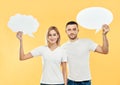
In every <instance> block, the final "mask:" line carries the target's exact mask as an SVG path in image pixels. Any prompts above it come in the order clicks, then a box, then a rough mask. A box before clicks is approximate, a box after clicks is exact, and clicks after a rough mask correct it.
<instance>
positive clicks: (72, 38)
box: [68, 35, 77, 40]
mask: <svg viewBox="0 0 120 85" xmlns="http://www.w3.org/2000/svg"><path fill="white" fill-rule="evenodd" d="M68 37H69V39H71V40H75V39H76V38H77V35H75V36H74V37H70V36H69V35H68Z"/></svg>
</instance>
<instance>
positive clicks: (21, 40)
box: [16, 31, 33, 60]
mask: <svg viewBox="0 0 120 85" xmlns="http://www.w3.org/2000/svg"><path fill="white" fill-rule="evenodd" d="M22 34H23V33H22V32H21V31H19V32H17V35H16V36H17V38H18V39H19V41H20V51H19V56H20V60H26V59H29V58H32V57H33V56H32V54H31V53H27V54H24V49H23V39H22Z"/></svg>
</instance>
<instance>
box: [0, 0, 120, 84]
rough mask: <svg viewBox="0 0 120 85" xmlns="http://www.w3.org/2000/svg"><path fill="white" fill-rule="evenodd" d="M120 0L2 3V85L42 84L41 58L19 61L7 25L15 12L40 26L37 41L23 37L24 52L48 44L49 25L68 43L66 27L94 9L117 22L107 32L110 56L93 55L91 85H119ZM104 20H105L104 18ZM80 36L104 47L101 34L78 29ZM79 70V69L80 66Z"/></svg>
mask: <svg viewBox="0 0 120 85" xmlns="http://www.w3.org/2000/svg"><path fill="white" fill-rule="evenodd" d="M119 3H120V1H119V0H0V85H39V81H40V79H41V71H42V63H41V58H40V57H35V58H32V59H28V60H25V61H19V41H18V39H17V38H16V33H14V32H12V31H11V30H10V29H9V28H8V26H7V23H8V20H9V19H10V16H13V15H15V14H16V13H20V14H25V15H32V16H34V17H35V18H37V20H38V21H39V23H40V27H39V28H38V31H37V32H36V33H34V36H35V37H34V38H31V37H29V36H28V35H24V36H23V40H24V42H23V44H24V50H25V53H27V52H29V51H31V50H32V49H33V48H35V47H37V46H40V45H45V34H46V31H47V29H48V27H49V26H51V25H55V26H57V27H58V28H59V31H60V33H61V36H62V38H61V44H63V43H64V42H66V41H67V40H68V38H67V35H66V34H65V24H66V22H68V21H69V20H76V16H77V14H78V12H79V11H80V10H82V9H84V8H87V7H91V6H101V7H105V8H107V9H109V10H111V12H112V13H113V16H114V19H113V22H112V23H111V24H110V27H111V30H110V32H109V33H108V40H109V44H110V46H109V48H110V51H109V54H108V55H103V54H98V53H94V52H91V57H90V69H91V75H92V85H120V46H119V45H120V38H119V37H120V5H119ZM101 18H102V17H101ZM79 28H80V32H79V35H78V36H79V37H81V38H90V39H92V40H93V41H95V42H96V43H98V44H100V45H102V32H101V31H100V32H98V33H97V34H95V30H87V29H84V28H82V27H81V26H79ZM78 68H79V67H78Z"/></svg>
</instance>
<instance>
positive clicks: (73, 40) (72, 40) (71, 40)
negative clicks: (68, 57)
mask: <svg viewBox="0 0 120 85" xmlns="http://www.w3.org/2000/svg"><path fill="white" fill-rule="evenodd" d="M78 39H79V38H75V39H70V42H75V41H76V40H78Z"/></svg>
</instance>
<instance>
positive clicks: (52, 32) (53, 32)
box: [49, 30, 57, 34]
mask: <svg viewBox="0 0 120 85" xmlns="http://www.w3.org/2000/svg"><path fill="white" fill-rule="evenodd" d="M55 33H57V32H56V31H55V30H50V31H49V34H55Z"/></svg>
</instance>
